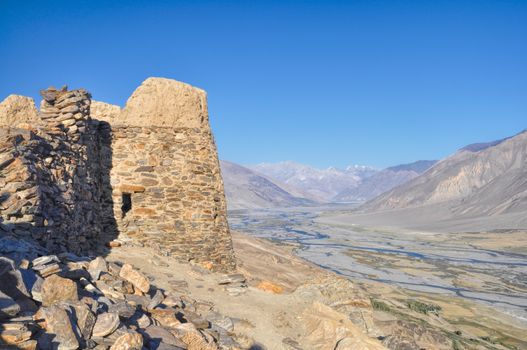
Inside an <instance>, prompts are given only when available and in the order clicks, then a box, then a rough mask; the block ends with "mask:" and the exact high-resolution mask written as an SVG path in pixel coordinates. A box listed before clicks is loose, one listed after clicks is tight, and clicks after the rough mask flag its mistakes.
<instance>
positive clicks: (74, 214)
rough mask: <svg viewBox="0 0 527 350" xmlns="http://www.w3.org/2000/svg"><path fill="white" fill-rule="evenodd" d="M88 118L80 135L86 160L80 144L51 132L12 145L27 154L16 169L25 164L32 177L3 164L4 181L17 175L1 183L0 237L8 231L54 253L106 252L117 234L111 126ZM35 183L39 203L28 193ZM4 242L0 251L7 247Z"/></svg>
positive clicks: (20, 153) (15, 152)
mask: <svg viewBox="0 0 527 350" xmlns="http://www.w3.org/2000/svg"><path fill="white" fill-rule="evenodd" d="M89 123H90V127H89V128H88V130H89V132H88V133H87V134H86V135H83V138H82V139H81V140H80V143H81V145H82V146H85V147H86V152H85V158H84V159H83V160H84V162H82V161H81V160H80V159H78V156H79V155H78V154H75V152H76V150H77V149H78V148H77V145H76V144H75V143H71V142H69V140H67V139H64V138H61V137H55V136H54V135H53V136H50V135H49V134H43V135H41V136H39V135H36V134H34V133H33V134H32V135H31V139H29V140H26V141H25V142H23V143H22V144H20V145H18V146H17V147H18V149H17V150H11V151H13V152H11V153H12V157H14V158H16V157H20V158H23V159H22V160H23V162H21V163H20V164H23V165H19V166H18V167H19V168H18V169H15V170H13V172H14V173H17V172H19V171H20V167H22V166H23V167H25V169H30V172H31V173H32V177H31V180H26V181H25V182H23V181H20V180H21V179H19V178H16V177H14V176H10V175H11V174H9V173H6V172H7V169H0V180H2V178H3V179H9V178H12V180H11V181H12V182H11V183H9V182H8V183H5V185H6V186H5V187H4V188H0V238H2V237H5V236H6V235H9V236H12V237H15V238H17V239H23V240H27V241H32V242H35V241H36V242H38V243H39V245H41V246H42V247H44V248H46V250H48V251H49V252H50V253H65V252H72V253H75V254H78V255H91V254H99V255H100V254H104V253H105V246H107V245H108V243H109V242H110V241H112V240H114V239H116V238H117V235H118V230H117V223H116V220H115V215H114V209H113V199H112V187H111V179H110V171H111V167H112V147H111V145H112V131H111V126H110V124H109V123H107V122H104V121H96V120H91V121H90V122H89ZM1 156H5V153H4V154H1ZM50 159H52V161H50ZM72 165H73V168H72V170H71V171H70V172H68V171H67V169H68V167H71V166H72ZM79 165H80V166H79ZM15 182H16V184H15V185H13V184H12V183H15ZM8 186H9V189H8V188H7V187H8ZM32 187H33V188H35V187H36V188H38V191H35V193H38V196H39V200H38V202H37V204H36V205H35V204H34V203H33V202H34V200H33V201H29V200H27V198H24V196H25V192H24V191H27V189H28V188H32ZM6 206H7V207H6ZM13 218H16V220H13ZM1 242H2V241H0V254H2V253H4V252H3V250H5V247H2V244H1Z"/></svg>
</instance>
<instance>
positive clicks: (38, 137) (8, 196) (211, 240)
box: [0, 78, 234, 270]
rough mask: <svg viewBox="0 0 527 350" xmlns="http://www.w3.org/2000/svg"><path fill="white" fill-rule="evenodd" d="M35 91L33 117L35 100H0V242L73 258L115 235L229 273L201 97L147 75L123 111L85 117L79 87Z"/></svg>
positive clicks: (101, 107) (97, 107)
mask: <svg viewBox="0 0 527 350" xmlns="http://www.w3.org/2000/svg"><path fill="white" fill-rule="evenodd" d="M41 95H42V97H43V101H42V103H41V108H40V112H39V113H38V115H37V116H35V115H34V114H35V113H37V112H36V109H34V108H33V109H32V108H31V106H29V105H30V104H31V103H32V100H30V99H26V100H20V99H17V100H16V101H17V104H16V106H15V104H13V103H9V101H10V100H11V101H12V100H13V97H11V96H10V97H9V98H8V99H6V100H5V101H4V102H3V103H2V104H0V113H2V114H0V140H1V141H0V234H1V232H2V231H1V230H5V231H8V230H9V231H12V232H15V233H16V234H18V235H21V236H27V237H28V238H32V239H35V240H37V241H39V242H40V243H41V245H43V246H45V247H46V248H47V249H48V250H49V251H51V252H62V251H72V252H76V253H86V252H94V251H95V250H97V248H98V247H100V246H101V245H102V244H104V243H108V242H110V241H111V240H114V239H116V238H120V239H121V240H123V241H131V242H134V243H136V244H142V245H148V246H153V247H155V248H157V249H158V250H159V251H160V252H163V253H165V254H170V255H172V256H175V257H177V258H179V259H180V260H183V261H191V260H193V261H195V262H200V263H209V262H210V263H212V266H213V267H214V268H216V269H219V270H229V269H232V268H233V267H234V256H233V250H232V242H231V236H230V232H229V228H228V224H227V219H226V203H225V195H224V191H223V182H222V179H221V174H220V168H219V162H218V157H217V152H216V146H215V143H214V139H213V135H212V132H211V129H210V126H209V123H208V114H207V107H206V95H205V93H204V92H203V91H202V90H199V89H196V88H193V87H191V86H189V85H187V84H183V83H180V82H177V81H174V80H169V79H161V78H150V79H147V80H146V81H145V82H144V83H143V84H142V85H141V86H140V87H139V88H138V89H137V90H136V91H135V92H134V94H133V95H132V96H131V97H130V99H129V100H128V102H127V105H126V107H125V108H124V109H123V110H122V111H121V110H120V109H119V108H118V107H116V106H111V105H107V104H104V103H100V102H95V101H94V102H93V110H90V107H91V106H92V101H91V96H90V94H89V93H88V92H86V91H85V90H82V89H80V90H73V91H67V90H66V89H65V88H63V89H60V90H56V89H53V88H50V89H47V90H43V91H41ZM21 104H22V105H24V104H26V105H28V106H25V107H24V108H20V105H21ZM15 107H16V108H15ZM17 113H18V115H17ZM13 116H15V117H13ZM7 119H9V121H8V122H7V123H6V122H4V123H2V121H5V120H7Z"/></svg>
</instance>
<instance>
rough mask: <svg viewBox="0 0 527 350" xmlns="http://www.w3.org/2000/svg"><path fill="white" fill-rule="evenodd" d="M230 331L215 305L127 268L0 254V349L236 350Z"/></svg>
mask: <svg viewBox="0 0 527 350" xmlns="http://www.w3.org/2000/svg"><path fill="white" fill-rule="evenodd" d="M17 257H19V255H17ZM232 330H233V322H232V320H231V319H230V318H229V317H226V316H223V315H221V314H219V313H218V312H216V311H215V310H214V305H212V304H211V303H207V302H203V301H196V300H194V299H192V298H191V297H190V296H188V295H186V294H183V293H181V292H179V291H178V292H173V291H172V292H167V291H165V290H162V289H159V288H156V287H155V286H153V285H151V283H150V281H149V279H148V277H147V276H145V275H144V274H143V273H141V271H139V270H137V269H136V268H134V267H133V266H132V265H130V264H126V263H125V264H120V263H117V262H108V261H106V260H105V259H104V258H103V257H101V256H98V257H95V258H93V259H90V258H88V257H79V256H76V255H74V254H71V253H63V254H59V255H45V256H39V257H37V258H35V259H33V260H31V261H30V260H27V259H17V258H16V257H15V258H14V259H10V258H8V257H6V256H1V257H0V348H1V349H27V350H33V349H61V350H62V349H63V350H75V349H111V350H132V349H136V350H142V349H148V350H178V349H188V350H216V349H239V348H240V345H239V344H238V343H237V342H236V341H235V339H234V338H233V334H232V333H231V331H232Z"/></svg>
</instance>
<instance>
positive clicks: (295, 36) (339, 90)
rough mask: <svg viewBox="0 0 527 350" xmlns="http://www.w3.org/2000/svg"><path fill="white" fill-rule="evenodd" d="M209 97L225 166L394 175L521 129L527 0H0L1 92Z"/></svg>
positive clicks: (526, 123)
mask: <svg viewBox="0 0 527 350" xmlns="http://www.w3.org/2000/svg"><path fill="white" fill-rule="evenodd" d="M149 76H163V77H168V78H174V79H177V80H181V81H184V82H188V83H190V84H192V85H195V86H199V87H201V88H203V89H205V90H207V92H208V96H209V112H210V118H211V123H212V127H213V130H214V132H215V136H216V141H217V144H218V149H219V152H220V157H222V158H224V159H228V160H231V161H235V162H238V163H241V164H254V163H258V162H275V161H280V160H295V161H298V162H302V163H306V164H311V165H314V166H318V167H327V166H338V167H344V166H346V165H348V164H368V165H373V166H377V167H384V166H389V165H394V164H399V163H404V162H411V161H414V160H417V159H434V158H441V157H444V156H446V155H448V154H450V153H452V152H454V151H455V150H456V149H458V148H460V147H462V146H464V145H466V144H468V143H473V142H479V141H487V140H494V139H498V138H502V137H505V136H509V135H512V134H515V133H517V132H519V131H521V130H522V129H525V128H527V1H525V0H524V1H505V0H504V1H484V0H483V1H440V0H436V1H415V2H414V1H395V0H392V1H276V2H273V1H265V2H264V1H261V2H249V1H243V2H242V1H240V2H235V1H226V2H220V1H210V2H206V1H133V0H130V1H116V0H113V1H96V0H91V1H18V0H13V1H11V0H0V99H3V98H5V97H6V96H7V95H9V94H11V93H17V94H23V95H29V96H33V97H35V98H38V94H37V92H38V89H41V88H44V87H47V86H49V85H56V86H61V85H63V84H68V86H70V88H78V87H84V88H86V89H88V90H90V91H91V92H92V95H93V97H94V99H97V100H101V101H106V102H110V103H115V104H118V105H121V106H123V105H124V104H125V102H126V99H127V98H128V96H129V95H130V94H131V93H132V91H133V90H134V89H135V88H136V87H137V86H138V85H139V84H140V83H141V81H143V80H144V79H145V78H147V77H149Z"/></svg>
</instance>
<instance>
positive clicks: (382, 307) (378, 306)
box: [371, 299, 393, 312]
mask: <svg viewBox="0 0 527 350" xmlns="http://www.w3.org/2000/svg"><path fill="white" fill-rule="evenodd" d="M371 306H372V307H373V310H377V311H384V312H393V310H392V308H391V307H390V306H389V305H388V304H386V303H383V302H382V301H380V300H376V299H371Z"/></svg>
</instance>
